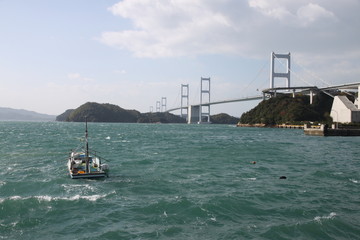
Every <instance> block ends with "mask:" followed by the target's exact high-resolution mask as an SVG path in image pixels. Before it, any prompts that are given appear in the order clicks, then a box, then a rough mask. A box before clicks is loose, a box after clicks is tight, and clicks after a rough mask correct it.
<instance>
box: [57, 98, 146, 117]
mask: <svg viewBox="0 0 360 240" xmlns="http://www.w3.org/2000/svg"><path fill="white" fill-rule="evenodd" d="M139 116H140V112H138V111H136V110H126V109H123V108H121V107H119V106H117V105H113V104H109V103H105V104H100V103H95V102H87V103H85V104H83V105H81V106H80V107H78V108H76V109H74V110H67V111H66V112H65V113H63V114H61V115H59V116H58V117H57V118H56V120H57V121H67V122H83V121H85V118H87V121H89V122H136V121H137V119H138V118H139Z"/></svg>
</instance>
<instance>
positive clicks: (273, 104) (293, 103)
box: [239, 93, 333, 126]
mask: <svg viewBox="0 0 360 240" xmlns="http://www.w3.org/2000/svg"><path fill="white" fill-rule="evenodd" d="M332 102H333V98H332V97H330V96H328V95H326V94H324V93H318V94H317V95H316V96H314V100H313V104H310V99H309V96H306V95H297V96H296V97H295V98H293V97H292V96H291V95H279V96H277V97H273V98H270V99H268V100H266V101H262V102H260V103H259V104H258V105H257V106H256V107H255V108H253V109H251V110H250V111H248V112H246V113H244V114H242V116H241V117H240V121H239V125H241V124H243V125H245V124H249V125H256V124H262V125H265V126H273V125H278V124H303V123H304V122H310V121H311V122H322V123H331V122H332V118H331V117H330V111H331V106H332Z"/></svg>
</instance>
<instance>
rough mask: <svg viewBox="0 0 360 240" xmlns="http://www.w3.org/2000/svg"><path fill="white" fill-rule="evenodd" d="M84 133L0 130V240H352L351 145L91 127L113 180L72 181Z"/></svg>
mask: <svg viewBox="0 0 360 240" xmlns="http://www.w3.org/2000/svg"><path fill="white" fill-rule="evenodd" d="M83 135H84V124H83V123H58V122H46V123H39V122H37V123H36V122H35V123H24V122H0V151H1V155H0V156H1V171H0V239H359V236H360V173H359V169H360V156H359V143H360V137H311V136H305V135H304V134H303V132H302V130H294V129H258V128H236V127H234V126H228V125H185V124H183V125H182V124H181V125H170V124H169V125H165V124H149V125H147V124H109V123H107V124H105V123H89V144H90V147H91V148H94V149H96V150H98V151H100V153H101V155H102V156H103V157H104V158H105V159H107V160H108V161H107V163H108V164H109V165H110V169H111V170H110V177H109V178H106V179H104V180H86V179H77V180H74V179H70V177H69V175H68V173H67V169H66V158H67V155H68V152H69V151H70V149H72V148H75V147H77V146H78V145H79V143H80V139H81V138H83ZM254 161H255V162H256V164H253V162H254ZM280 176H286V177H287V179H284V180H283V179H279V177H280Z"/></svg>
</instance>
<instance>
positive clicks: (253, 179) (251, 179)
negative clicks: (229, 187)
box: [244, 177, 256, 181]
mask: <svg viewBox="0 0 360 240" xmlns="http://www.w3.org/2000/svg"><path fill="white" fill-rule="evenodd" d="M244 180H250V181H256V178H255V177H254V178H244Z"/></svg>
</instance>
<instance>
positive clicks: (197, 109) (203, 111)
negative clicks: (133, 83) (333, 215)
mask: <svg viewBox="0 0 360 240" xmlns="http://www.w3.org/2000/svg"><path fill="white" fill-rule="evenodd" d="M275 60H285V61H286V63H285V64H283V63H282V62H281V61H278V62H279V63H280V64H283V65H284V66H283V67H285V69H286V71H285V72H277V71H276V70H275V69H276V68H275ZM270 64H271V65H270V84H269V88H266V89H263V90H262V91H261V92H262V94H258V95H254V96H246V97H239V98H233V99H225V100H218V101H211V99H210V93H211V91H210V89H211V88H210V85H211V82H210V80H211V79H210V77H209V78H203V77H201V81H200V102H199V103H198V104H190V103H189V84H181V104H180V106H178V107H174V108H170V109H166V105H167V99H166V97H162V99H161V101H158V102H156V111H157V112H160V111H161V112H173V111H177V110H180V116H181V117H183V118H185V119H186V120H187V122H188V123H210V106H212V105H217V104H226V103H234V102H245V101H254V100H266V99H268V98H271V97H274V96H276V94H277V93H286V94H292V95H293V97H295V95H296V94H297V93H301V94H307V95H309V96H310V104H312V102H313V96H314V95H315V94H316V93H317V92H320V91H321V92H324V93H325V94H328V95H330V96H331V97H334V96H333V95H332V94H331V92H332V91H334V90H338V91H340V90H342V89H357V90H358V91H359V92H360V82H354V83H348V84H341V85H330V84H328V83H326V85H327V86H326V87H317V86H311V84H309V83H307V82H306V81H304V82H305V83H307V84H308V86H296V87H292V86H291V85H290V73H293V74H295V73H294V72H293V71H292V70H291V54H290V53H288V54H276V53H274V52H272V53H271V58H270ZM279 78H282V79H285V80H286V81H285V86H283V87H275V79H279ZM323 82H324V81H323ZM150 111H152V109H150Z"/></svg>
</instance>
